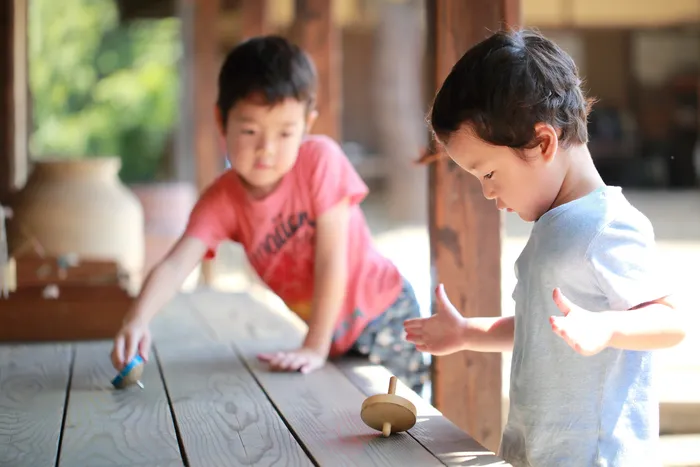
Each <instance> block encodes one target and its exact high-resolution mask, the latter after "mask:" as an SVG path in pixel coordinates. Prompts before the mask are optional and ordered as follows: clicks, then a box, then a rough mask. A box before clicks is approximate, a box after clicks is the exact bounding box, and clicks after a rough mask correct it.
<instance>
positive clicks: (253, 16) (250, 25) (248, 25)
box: [241, 0, 268, 40]
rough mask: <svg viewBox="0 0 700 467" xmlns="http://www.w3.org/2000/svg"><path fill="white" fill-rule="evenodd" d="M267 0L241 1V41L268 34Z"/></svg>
mask: <svg viewBox="0 0 700 467" xmlns="http://www.w3.org/2000/svg"><path fill="white" fill-rule="evenodd" d="M267 3H268V2H267V0H242V1H241V39H242V40H246V39H249V38H251V37H255V36H261V35H263V34H267V22H266V20H267V8H268V5H267Z"/></svg>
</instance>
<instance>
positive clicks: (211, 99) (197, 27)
mask: <svg viewBox="0 0 700 467" xmlns="http://www.w3.org/2000/svg"><path fill="white" fill-rule="evenodd" d="M219 11H220V0H197V1H194V0H180V4H179V14H180V18H181V20H182V21H183V40H184V42H185V43H184V50H185V58H184V64H185V66H186V70H184V72H185V78H184V79H183V87H184V90H183V95H182V97H183V98H184V103H183V107H184V109H189V110H191V114H192V115H191V117H188V116H184V119H183V122H182V123H186V125H183V124H182V123H181V126H180V128H181V131H182V132H185V135H181V138H180V144H182V148H183V149H185V148H187V147H188V146H189V145H190V144H191V147H192V153H191V154H193V157H194V167H195V172H196V177H195V180H196V184H197V189H198V190H199V192H200V193H201V192H202V191H203V190H204V189H205V188H206V187H207V186H209V184H210V183H211V182H213V181H214V179H215V178H216V177H217V176H218V175H220V174H221V173H222V172H223V170H224V154H223V153H222V151H221V148H220V145H219V143H218V135H217V131H218V130H217V128H216V118H215V116H214V109H215V105H216V97H217V96H216V93H217V79H218V74H219V65H220V54H219V38H218V36H217V32H216V31H217V30H216V27H214V25H215V24H216V20H217V17H218V14H219ZM213 275H214V271H213V265H212V264H211V262H210V261H205V262H204V263H203V264H202V279H203V282H204V283H205V284H206V285H211V284H212V282H213V279H214V278H213Z"/></svg>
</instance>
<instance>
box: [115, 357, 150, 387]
mask: <svg viewBox="0 0 700 467" xmlns="http://www.w3.org/2000/svg"><path fill="white" fill-rule="evenodd" d="M142 374H143V358H141V355H137V356H135V357H134V358H133V359H132V360H131V361H130V362H129V364H128V365H127V366H125V367H124V368H123V369H122V371H120V372H119V374H118V375H117V376H116V378H114V379H113V380H112V386H114V387H115V388H117V389H123V388H125V387H127V386H130V385H132V384H136V385H138V386H139V387H140V388H141V389H143V384H141V381H139V379H140V378H141V375H142Z"/></svg>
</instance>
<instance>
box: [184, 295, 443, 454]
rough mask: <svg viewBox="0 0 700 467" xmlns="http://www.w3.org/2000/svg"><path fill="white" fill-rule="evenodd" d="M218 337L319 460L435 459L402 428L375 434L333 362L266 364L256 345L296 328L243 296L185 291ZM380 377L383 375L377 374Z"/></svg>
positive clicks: (297, 335)
mask: <svg viewBox="0 0 700 467" xmlns="http://www.w3.org/2000/svg"><path fill="white" fill-rule="evenodd" d="M189 298H190V299H191V300H192V304H193V305H194V306H195V308H196V310H197V311H198V312H199V313H200V315H201V316H202V317H203V319H204V320H205V322H207V323H209V325H210V326H211V327H212V329H213V330H215V332H216V333H217V336H218V337H219V339H221V340H222V341H231V342H233V343H234V345H235V346H236V348H237V349H238V351H239V353H240V355H241V356H242V357H243V358H244V360H245V362H246V363H247V365H248V366H249V368H250V369H251V371H252V372H253V374H254V376H255V378H256V379H257V381H258V382H259V384H260V385H261V386H262V388H263V389H264V390H265V392H266V393H267V396H268V397H269V398H270V400H271V401H272V403H273V404H274V405H275V407H276V408H277V410H278V411H279V413H280V414H281V415H282V417H283V418H284V419H285V420H286V422H287V424H288V425H289V426H290V427H291V429H292V430H293V431H294V432H295V433H296V436H297V437H298V438H299V439H300V440H301V442H302V443H303V444H304V445H305V446H306V449H307V450H308V451H309V453H310V454H311V456H312V457H313V458H314V460H315V461H316V462H317V463H318V464H319V465H323V466H325V465H333V466H346V465H347V466H357V465H362V466H406V465H421V466H432V465H442V463H441V462H440V461H439V460H438V459H437V458H436V457H434V456H433V455H432V454H430V453H429V452H428V451H427V450H426V449H425V448H424V447H423V446H421V445H420V444H419V443H418V442H416V440H415V439H413V438H412V437H411V436H410V435H408V434H407V433H399V434H396V435H393V436H391V437H390V438H383V437H382V436H381V433H380V432H377V431H375V430H372V429H371V428H369V427H368V426H366V425H365V424H364V423H363V422H362V420H361V418H360V408H361V406H362V402H363V401H364V400H365V396H364V394H362V393H361V392H360V391H359V390H358V389H357V388H356V387H355V386H354V385H353V384H352V383H351V382H350V381H349V380H348V379H347V378H345V376H343V374H342V373H341V372H340V371H339V370H338V369H337V368H336V367H335V366H334V365H333V364H327V365H326V366H325V367H324V368H322V369H320V370H317V371H315V372H313V373H311V374H308V375H302V374H300V373H276V372H270V371H268V369H267V366H266V365H264V364H262V363H260V362H259V361H258V359H257V357H256V355H257V354H258V353H259V352H265V351H270V350H274V349H278V348H290V347H294V346H296V345H298V343H299V342H300V340H301V338H302V336H303V334H302V333H301V331H300V330H299V329H298V328H297V327H295V326H294V325H293V324H291V323H290V322H289V321H285V320H284V319H283V318H282V317H281V316H276V315H275V313H274V312H272V311H271V310H269V309H268V308H266V307H264V306H262V305H261V304H258V303H256V302H254V301H253V300H252V299H251V298H249V297H248V296H244V295H240V294H223V293H216V292H211V291H202V292H197V293H195V294H192V295H191V296H190V297H189ZM385 384H387V385H388V380H387V381H386V382H385Z"/></svg>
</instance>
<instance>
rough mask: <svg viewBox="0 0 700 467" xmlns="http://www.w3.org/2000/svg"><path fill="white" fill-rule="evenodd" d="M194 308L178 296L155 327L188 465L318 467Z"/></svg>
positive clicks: (184, 298)
mask: <svg viewBox="0 0 700 467" xmlns="http://www.w3.org/2000/svg"><path fill="white" fill-rule="evenodd" d="M190 307H191V304H190V301H189V298H188V297H187V296H186V295H179V296H177V297H175V299H173V300H172V301H171V302H170V304H168V306H167V307H166V309H165V310H163V312H162V314H161V315H159V317H158V318H159V320H160V322H159V323H158V324H156V323H155V322H154V325H155V327H154V338H155V339H156V343H157V345H156V349H157V350H156V352H157V357H158V361H159V363H160V365H161V368H162V371H163V376H164V379H165V385H166V388H167V390H168V394H169V396H170V400H171V401H172V409H173V414H174V417H175V421H176V424H177V427H178V433H179V435H180V439H181V441H182V446H183V448H184V451H185V456H186V458H187V461H188V465H189V466H192V467H195V466H210V465H256V466H273V465H285V466H286V465H289V466H311V465H313V464H312V463H311V461H310V460H309V458H308V456H307V455H306V453H304V450H303V449H302V448H301V447H300V446H299V444H298V443H297V441H296V440H295V439H294V437H293V436H292V434H291V433H290V432H289V430H288V429H287V427H286V426H285V424H284V422H283V421H282V419H281V418H280V417H279V415H278V414H277V412H276V411H275V408H274V407H273V406H272V404H271V403H270V401H269V400H268V399H267V397H266V396H265V393H264V392H263V390H262V389H261V388H260V386H258V384H257V382H256V381H255V379H254V378H253V376H252V375H251V374H250V372H249V371H248V370H247V369H246V367H245V366H244V365H243V363H242V362H241V361H240V359H239V358H238V356H237V355H236V353H235V352H234V351H233V349H232V348H231V346H230V345H228V344H226V343H223V342H217V341H215V340H213V339H212V338H211V337H210V335H209V333H208V332H207V331H208V329H207V328H205V326H206V325H204V324H203V323H202V322H201V321H200V320H199V318H198V317H195V316H193V314H192V312H191V309H190Z"/></svg>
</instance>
